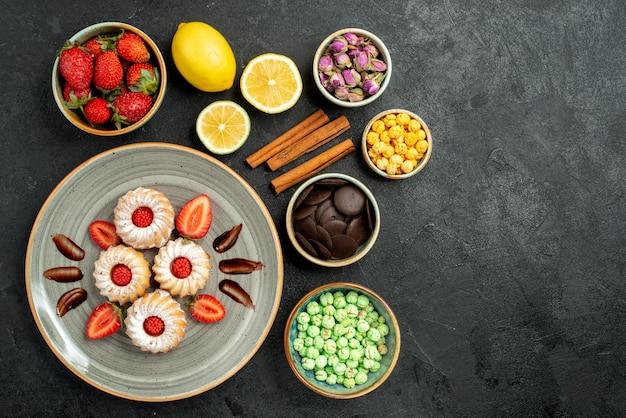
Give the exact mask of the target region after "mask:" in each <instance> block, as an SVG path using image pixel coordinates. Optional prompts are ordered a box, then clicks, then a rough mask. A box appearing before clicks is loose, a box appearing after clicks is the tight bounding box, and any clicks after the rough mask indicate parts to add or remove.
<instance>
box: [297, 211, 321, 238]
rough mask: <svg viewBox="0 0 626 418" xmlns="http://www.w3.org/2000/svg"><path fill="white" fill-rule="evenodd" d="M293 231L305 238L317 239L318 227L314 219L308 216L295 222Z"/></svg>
mask: <svg viewBox="0 0 626 418" xmlns="http://www.w3.org/2000/svg"><path fill="white" fill-rule="evenodd" d="M293 230H294V231H295V232H297V233H300V234H302V235H304V237H305V238H307V239H308V238H313V239H315V238H317V225H316V224H315V221H314V220H313V218H312V217H310V216H308V217H306V218H304V219H300V220H298V221H294V223H293Z"/></svg>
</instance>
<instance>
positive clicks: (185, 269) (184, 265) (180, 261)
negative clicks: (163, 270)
mask: <svg viewBox="0 0 626 418" xmlns="http://www.w3.org/2000/svg"><path fill="white" fill-rule="evenodd" d="M191 269H192V267H191V261H189V259H188V258H185V257H176V258H175V259H174V260H173V261H172V264H171V265H170V271H171V272H172V274H173V275H174V277H176V278H179V279H184V278H185V277H189V275H190V274H191Z"/></svg>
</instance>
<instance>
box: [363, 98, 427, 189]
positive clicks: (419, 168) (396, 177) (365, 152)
mask: <svg viewBox="0 0 626 418" xmlns="http://www.w3.org/2000/svg"><path fill="white" fill-rule="evenodd" d="M399 113H406V114H407V115H409V116H410V117H411V118H412V119H416V120H417V121H418V122H419V123H420V125H421V129H422V130H423V131H424V133H425V134H426V138H425V140H426V142H428V149H427V150H426V152H425V153H424V155H423V157H422V158H421V159H419V160H418V161H417V165H416V166H415V168H414V169H413V170H412V171H410V172H408V173H403V174H389V173H387V172H386V171H383V170H381V169H380V168H378V167H377V166H376V164H374V162H373V161H372V158H371V157H370V156H369V153H368V152H369V147H368V144H367V134H368V133H369V132H370V130H371V129H372V125H373V124H374V122H376V121H377V120H379V119H381V118H384V117H385V116H386V115H388V114H396V115H397V114H399ZM361 149H362V152H363V158H365V161H366V162H367V165H368V166H369V168H371V169H372V171H373V172H375V173H376V174H378V175H380V176H382V177H385V178H388V179H391V180H403V179H407V178H409V177H412V176H414V175H416V174H417V173H419V172H420V171H422V170H423V169H424V167H426V164H428V162H429V161H430V157H431V155H432V152H433V137H432V135H431V133H430V129H429V128H428V125H426V123H425V122H424V121H423V120H422V118H420V117H419V116H418V115H416V114H415V113H413V112H411V111H409V110H405V109H389V110H385V111H382V112H380V113H379V114H377V115H376V116H374V117H373V118H372V119H370V121H369V122H368V124H367V125H366V126H365V129H364V130H363V136H362V139H361Z"/></svg>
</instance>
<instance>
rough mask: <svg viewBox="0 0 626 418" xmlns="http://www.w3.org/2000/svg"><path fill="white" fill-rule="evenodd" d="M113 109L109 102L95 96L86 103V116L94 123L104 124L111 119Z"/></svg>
mask: <svg viewBox="0 0 626 418" xmlns="http://www.w3.org/2000/svg"><path fill="white" fill-rule="evenodd" d="M112 116H113V111H112V110H111V107H110V106H109V102H107V101H106V100H105V99H103V98H101V97H94V98H93V99H91V100H89V101H88V102H87V104H86V105H85V118H87V121H88V122H89V123H91V124H92V125H102V124H103V123H107V122H108V121H109V120H111V117H112Z"/></svg>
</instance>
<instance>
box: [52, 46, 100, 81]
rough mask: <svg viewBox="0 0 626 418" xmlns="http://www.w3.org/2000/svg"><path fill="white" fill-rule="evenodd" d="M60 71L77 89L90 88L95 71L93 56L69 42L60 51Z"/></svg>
mask: <svg viewBox="0 0 626 418" xmlns="http://www.w3.org/2000/svg"><path fill="white" fill-rule="evenodd" d="M58 55H59V71H60V72H61V75H62V76H63V78H64V79H65V80H66V81H67V82H68V83H70V84H71V86H72V87H74V88H75V89H77V90H81V89H85V88H89V84H90V83H91V79H92V77H93V72H94V64H93V58H92V57H91V55H90V54H89V53H88V52H85V51H84V50H83V49H82V48H80V47H78V46H76V45H72V44H70V43H69V42H67V43H66V44H65V46H64V47H63V48H62V49H61V50H60V51H59V52H58Z"/></svg>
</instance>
